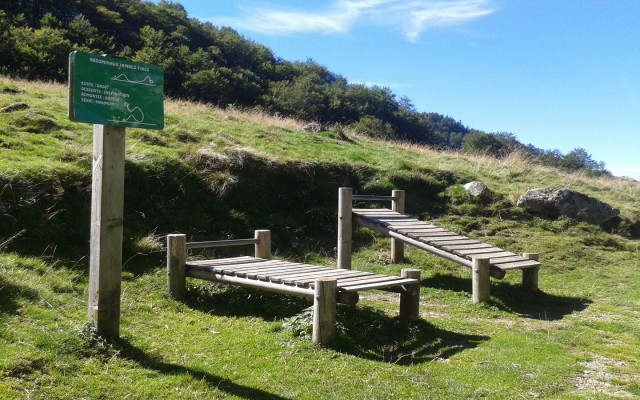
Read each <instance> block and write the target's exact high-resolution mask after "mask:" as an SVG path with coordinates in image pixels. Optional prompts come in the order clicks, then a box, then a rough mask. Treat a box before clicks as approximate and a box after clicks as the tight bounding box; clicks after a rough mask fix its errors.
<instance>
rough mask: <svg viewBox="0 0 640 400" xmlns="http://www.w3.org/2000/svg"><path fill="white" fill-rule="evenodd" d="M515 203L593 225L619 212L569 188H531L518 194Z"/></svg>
mask: <svg viewBox="0 0 640 400" xmlns="http://www.w3.org/2000/svg"><path fill="white" fill-rule="evenodd" d="M517 205H518V207H522V208H524V209H525V210H527V211H531V212H534V213H539V214H544V215H548V216H560V215H563V216H567V217H570V218H573V219H575V220H578V221H584V222H588V223H590V224H595V225H600V224H603V223H605V222H607V221H609V220H611V219H612V218H615V217H616V216H618V214H620V210H618V209H617V208H613V207H611V206H610V205H609V204H607V203H604V202H602V201H600V200H598V199H596V198H594V197H591V196H588V195H586V194H582V193H579V192H575V191H573V190H569V189H549V188H539V189H531V190H528V191H527V192H526V193H525V194H523V195H522V196H520V198H519V199H518V203H517Z"/></svg>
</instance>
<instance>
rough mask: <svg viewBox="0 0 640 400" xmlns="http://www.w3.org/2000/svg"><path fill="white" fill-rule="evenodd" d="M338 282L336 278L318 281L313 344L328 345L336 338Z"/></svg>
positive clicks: (315, 298) (314, 303) (314, 309)
mask: <svg viewBox="0 0 640 400" xmlns="http://www.w3.org/2000/svg"><path fill="white" fill-rule="evenodd" d="M337 288H338V281H337V280H336V279H335V278H318V279H316V287H315V295H314V297H313V334H312V340H313V343H317V344H327V343H329V342H331V341H332V340H333V339H334V338H335V336H336V293H337Z"/></svg>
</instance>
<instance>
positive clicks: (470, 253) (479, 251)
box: [454, 247, 515, 256]
mask: <svg viewBox="0 0 640 400" xmlns="http://www.w3.org/2000/svg"><path fill="white" fill-rule="evenodd" d="M503 251H504V250H502V249H501V248H498V247H487V248H485V249H466V250H456V251H454V254H458V255H462V256H473V255H476V254H488V253H501V252H503ZM512 254H513V253H512ZM513 255H514V256H515V254H513Z"/></svg>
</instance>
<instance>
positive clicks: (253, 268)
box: [185, 257, 420, 296]
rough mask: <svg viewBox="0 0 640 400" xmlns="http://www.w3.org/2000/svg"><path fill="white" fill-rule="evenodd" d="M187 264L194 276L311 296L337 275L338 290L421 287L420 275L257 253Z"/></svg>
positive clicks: (415, 291)
mask: <svg viewBox="0 0 640 400" xmlns="http://www.w3.org/2000/svg"><path fill="white" fill-rule="evenodd" d="M185 267H186V271H185V274H186V276H188V277H192V278H200V279H206V280H210V281H214V282H215V281H219V282H225V283H235V284H238V285H243V286H248V287H252V286H253V287H257V288H262V289H266V288H270V289H273V290H274V291H277V292H280V293H288V292H291V294H303V295H309V296H312V295H313V293H314V290H315V282H316V279H318V278H321V277H329V278H335V279H336V280H337V291H338V293H340V292H345V293H349V292H357V291H361V290H373V289H376V290H387V291H392V292H408V293H412V294H416V293H417V292H418V291H419V288H420V286H419V285H420V283H419V281H418V280H417V279H407V278H402V277H399V276H390V275H383V274H374V273H371V272H363V271H355V270H348V269H337V268H330V267H323V266H317V265H309V264H301V263H294V262H289V261H281V260H268V259H264V258H256V257H235V258H226V259H217V260H198V261H187V262H186V263H185Z"/></svg>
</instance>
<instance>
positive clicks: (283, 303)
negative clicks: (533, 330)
mask: <svg viewBox="0 0 640 400" xmlns="http://www.w3.org/2000/svg"><path fill="white" fill-rule="evenodd" d="M186 304H187V305H188V306H189V307H191V308H193V309H196V310H199V311H202V312H205V313H211V314H215V315H220V316H229V317H258V318H262V319H264V320H267V321H273V320H282V319H286V318H290V317H293V316H295V315H306V318H307V321H305V322H303V324H306V327H307V328H308V329H307V330H308V332H307V334H308V335H309V337H310V335H311V326H312V318H313V317H312V316H311V313H309V312H305V311H306V310H308V309H309V306H311V305H312V303H311V301H310V300H308V299H302V298H297V297H293V296H286V295H278V294H272V293H267V292H263V291H258V290H251V289H245V288H240V287H237V286H228V285H215V284H214V285H206V286H201V287H189V289H188V292H187V300H186ZM337 325H338V329H337V331H338V335H337V338H336V339H335V341H334V342H332V343H331V344H330V346H329V347H330V348H332V349H334V350H336V351H339V352H342V353H347V354H351V355H354V356H356V357H361V358H366V359H370V360H374V361H383V362H387V363H395V364H399V365H411V364H417V363H423V362H428V361H433V360H439V359H447V358H449V357H451V356H452V355H454V354H456V353H458V352H460V351H463V350H465V349H470V348H474V347H476V346H477V345H478V344H479V343H481V342H483V341H486V340H488V339H489V337H487V336H479V335H465V334H460V333H456V332H449V331H446V330H442V329H439V328H436V327H435V326H433V325H431V324H429V323H428V322H426V321H423V320H418V321H413V322H403V321H400V320H398V318H394V317H389V316H388V315H387V314H385V313H384V312H382V311H378V310H375V309H373V308H370V307H367V306H366V305H364V307H363V306H361V305H359V306H357V307H349V306H343V305H340V306H339V307H338V316H337ZM308 340H310V339H308Z"/></svg>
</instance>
